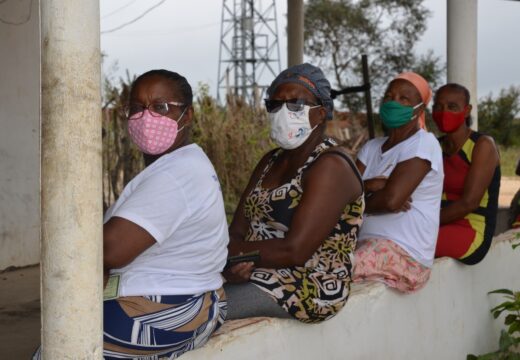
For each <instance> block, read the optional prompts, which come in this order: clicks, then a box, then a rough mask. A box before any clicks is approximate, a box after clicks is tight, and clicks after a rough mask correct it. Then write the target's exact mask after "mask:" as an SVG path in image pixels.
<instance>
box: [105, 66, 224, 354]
mask: <svg viewBox="0 0 520 360" xmlns="http://www.w3.org/2000/svg"><path fill="white" fill-rule="evenodd" d="M127 116H128V133H129V135H130V137H131V139H132V140H133V142H134V143H135V144H136V145H137V146H138V147H139V149H140V150H141V151H142V152H143V154H144V158H145V163H146V165H147V167H146V168H145V169H144V170H143V171H142V172H141V173H139V174H138V175H137V176H136V177H135V178H134V179H132V181H131V182H130V183H129V184H128V185H127V186H126V187H125V189H124V190H123V192H122V193H121V196H120V197H119V199H118V200H117V201H116V203H115V204H114V205H113V206H112V207H111V208H110V209H108V211H107V213H106V215H105V220H104V221H105V224H104V227H103V242H104V246H103V248H104V256H103V263H104V269H105V274H106V277H107V282H108V284H107V286H106V287H105V301H104V357H105V359H115V358H117V359H133V358H137V357H139V358H140V357H141V356H145V357H146V358H147V359H158V358H161V359H162V358H167V357H170V356H173V357H177V356H178V355H180V354H182V353H183V352H185V351H187V350H190V349H193V348H196V347H199V346H202V345H203V344H204V343H205V342H206V341H207V340H208V338H209V336H210V335H211V334H212V333H213V331H215V330H216V329H217V328H218V327H219V326H220V324H221V322H222V321H223V320H224V317H225V304H226V303H225V297H224V294H223V289H222V278H221V275H220V273H221V271H222V269H223V267H224V264H225V262H226V258H227V244H228V231H227V223H226V216H225V212H224V203H223V199H222V194H221V191H220V186H219V182H218V179H217V176H216V173H215V170H214V168H213V166H212V164H211V162H210V161H209V159H208V158H207V157H206V155H205V154H204V152H203V151H202V149H201V148H200V147H199V146H198V145H197V144H194V143H192V142H191V140H190V131H191V123H192V121H193V107H192V90H191V86H190V85H189V84H188V82H187V81H186V79H185V78H184V77H182V76H180V75H179V74H177V73H174V72H170V71H166V70H153V71H149V72H147V73H145V74H143V75H141V76H139V77H138V78H137V79H136V80H135V81H134V83H133V85H132V87H131V91H130V101H129V104H128V108H127ZM108 276H110V277H109V278H108ZM107 298H108V299H107Z"/></svg>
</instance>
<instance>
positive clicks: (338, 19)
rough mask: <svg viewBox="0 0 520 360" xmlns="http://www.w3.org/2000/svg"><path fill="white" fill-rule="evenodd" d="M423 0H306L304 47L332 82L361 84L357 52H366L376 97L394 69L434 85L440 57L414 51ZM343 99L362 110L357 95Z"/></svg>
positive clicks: (426, 12)
mask: <svg viewBox="0 0 520 360" xmlns="http://www.w3.org/2000/svg"><path fill="white" fill-rule="evenodd" d="M422 2H423V1H422V0H357V1H356V0H309V1H308V2H307V4H306V7H305V51H306V54H307V55H308V56H310V57H311V58H312V59H313V61H314V62H315V63H317V64H318V65H319V66H320V67H322V68H323V69H324V71H326V72H328V73H332V74H333V78H334V86H337V87H339V88H344V87H347V86H352V85H358V84H361V83H362V76H361V55H362V54H367V55H368V59H369V64H370V78H371V83H372V87H373V93H374V95H375V96H380V95H381V93H382V91H383V86H385V85H386V84H387V83H388V81H390V80H391V78H392V77H393V76H395V75H396V74H397V73H399V72H402V71H405V70H412V71H413V70H415V71H417V72H419V73H420V74H421V75H423V76H425V78H427V80H429V81H431V82H433V83H432V86H434V85H436V83H437V82H438V80H439V78H440V76H441V75H442V73H443V72H444V66H441V64H440V59H439V58H438V57H436V56H434V55H433V52H431V51H430V52H429V53H427V54H426V55H423V56H422V57H417V56H416V55H415V53H414V49H413V48H414V44H415V43H416V42H417V40H419V38H420V37H421V35H422V34H423V33H424V31H425V30H426V20H427V17H428V16H429V15H430V12H429V10H428V9H426V8H425V7H424V6H423V5H422ZM345 104H346V105H347V106H348V107H349V108H350V109H351V110H353V111H356V110H358V109H360V106H361V105H362V102H361V98H360V97H356V96H352V97H349V98H348V99H346V100H345Z"/></svg>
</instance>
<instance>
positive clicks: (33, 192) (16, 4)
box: [0, 0, 40, 270]
mask: <svg viewBox="0 0 520 360" xmlns="http://www.w3.org/2000/svg"><path fill="white" fill-rule="evenodd" d="M0 18H1V19H2V20H4V21H6V22H12V23H23V24H20V25H9V24H5V23H4V22H0V270H2V269H5V268H7V267H9V266H24V265H30V264H36V263H38V261H39V256H40V220H39V218H40V190H39V189H40V140H39V138H40V23H39V1H37V0H35V1H31V0H19V1H5V2H2V3H1V4H0ZM27 19H28V21H27V22H25V21H26V20H27ZM24 22H25V23H24Z"/></svg>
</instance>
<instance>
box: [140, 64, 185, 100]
mask: <svg viewBox="0 0 520 360" xmlns="http://www.w3.org/2000/svg"><path fill="white" fill-rule="evenodd" d="M150 76H160V77H162V78H164V79H166V80H169V81H171V82H172V83H173V84H174V86H175V89H176V90H178V91H179V92H180V95H181V97H182V102H183V103H184V104H186V105H191V104H192V103H193V91H192V89H191V85H190V84H189V83H188V80H186V78H185V77H184V76H182V75H179V74H178V73H176V72H173V71H169V70H164V69H158V70H150V71H147V72H145V73H144V74H141V75H139V76H138V77H137V79H135V80H134V82H133V83H132V87H131V90H132V89H133V88H134V87H135V86H136V85H137V83H139V82H140V81H141V80H143V79H145V78H148V77H150Z"/></svg>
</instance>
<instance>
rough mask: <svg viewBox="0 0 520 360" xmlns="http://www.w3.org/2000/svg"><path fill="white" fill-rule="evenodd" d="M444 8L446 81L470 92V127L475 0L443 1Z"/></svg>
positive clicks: (474, 76)
mask: <svg viewBox="0 0 520 360" xmlns="http://www.w3.org/2000/svg"><path fill="white" fill-rule="evenodd" d="M446 1H447V4H448V6H447V11H448V14H447V15H448V31H447V36H448V39H447V44H448V49H447V50H448V51H447V53H448V82H456V83H459V84H461V85H464V86H465V87H467V88H468V90H469V92H470V93H471V105H473V111H472V113H471V116H472V117H473V125H472V128H473V129H474V130H477V129H478V118H477V102H478V101H477V99H478V93H477V0H446Z"/></svg>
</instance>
